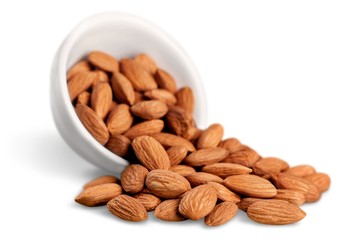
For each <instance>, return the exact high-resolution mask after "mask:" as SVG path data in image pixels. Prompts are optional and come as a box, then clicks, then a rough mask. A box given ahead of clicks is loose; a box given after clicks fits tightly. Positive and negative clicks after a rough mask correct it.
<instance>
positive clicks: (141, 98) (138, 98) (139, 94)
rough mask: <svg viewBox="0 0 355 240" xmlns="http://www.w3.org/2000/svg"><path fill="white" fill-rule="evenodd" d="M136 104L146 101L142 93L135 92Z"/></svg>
mask: <svg viewBox="0 0 355 240" xmlns="http://www.w3.org/2000/svg"><path fill="white" fill-rule="evenodd" d="M134 99H135V100H134V104H136V103H139V102H141V101H143V100H144V96H143V94H142V93H140V92H137V91H135V92H134Z"/></svg>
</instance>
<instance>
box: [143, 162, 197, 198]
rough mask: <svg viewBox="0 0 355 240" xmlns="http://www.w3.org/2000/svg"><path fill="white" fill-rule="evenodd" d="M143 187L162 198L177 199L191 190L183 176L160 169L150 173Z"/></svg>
mask: <svg viewBox="0 0 355 240" xmlns="http://www.w3.org/2000/svg"><path fill="white" fill-rule="evenodd" d="M145 185H146V186H147V188H148V189H149V190H150V191H151V192H152V193H153V194H154V195H156V196H158V197H162V198H177V197H179V196H180V195H181V194H183V193H185V192H186V191H187V190H189V189H191V186H190V184H189V182H188V181H187V180H186V179H185V178H184V177H183V176H181V175H180V174H177V173H174V172H172V171H168V170H161V169H156V170H152V171H150V172H149V173H148V175H147V178H146V180H145Z"/></svg>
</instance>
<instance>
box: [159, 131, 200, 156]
mask: <svg viewBox="0 0 355 240" xmlns="http://www.w3.org/2000/svg"><path fill="white" fill-rule="evenodd" d="M152 137H154V138H155V139H156V140H157V141H158V142H160V144H161V145H163V146H164V147H173V146H184V147H185V148H186V149H187V151H189V152H194V151H196V148H195V147H194V145H193V144H192V143H191V142H190V141H188V140H186V139H184V138H182V137H179V136H176V135H174V134H170V133H164V132H161V133H157V134H153V135H152Z"/></svg>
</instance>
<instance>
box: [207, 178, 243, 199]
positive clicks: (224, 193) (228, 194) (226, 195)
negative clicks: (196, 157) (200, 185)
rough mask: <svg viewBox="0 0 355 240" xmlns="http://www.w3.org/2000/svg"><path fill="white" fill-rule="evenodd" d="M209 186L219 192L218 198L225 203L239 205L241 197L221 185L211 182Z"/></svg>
mask: <svg viewBox="0 0 355 240" xmlns="http://www.w3.org/2000/svg"><path fill="white" fill-rule="evenodd" d="M208 184H209V185H211V186H213V187H214V188H215V189H216V192H217V198H218V199H219V200H221V201H224V202H232V203H239V202H240V196H239V195H238V194H236V193H234V192H232V191H231V190H229V189H228V188H226V187H225V186H223V185H222V184H220V183H216V182H209V183H208Z"/></svg>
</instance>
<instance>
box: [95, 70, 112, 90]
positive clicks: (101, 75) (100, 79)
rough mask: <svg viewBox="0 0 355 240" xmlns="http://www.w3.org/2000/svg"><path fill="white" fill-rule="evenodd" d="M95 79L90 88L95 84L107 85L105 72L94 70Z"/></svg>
mask: <svg viewBox="0 0 355 240" xmlns="http://www.w3.org/2000/svg"><path fill="white" fill-rule="evenodd" d="M95 73H96V75H97V78H95V80H94V82H93V83H92V86H93V87H95V85H96V84H98V83H102V82H105V83H108V75H107V73H106V72H104V71H102V70H96V71H95Z"/></svg>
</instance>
